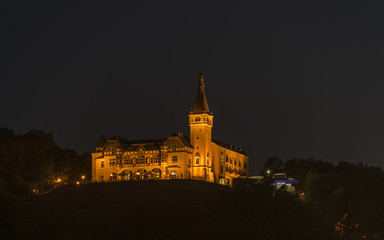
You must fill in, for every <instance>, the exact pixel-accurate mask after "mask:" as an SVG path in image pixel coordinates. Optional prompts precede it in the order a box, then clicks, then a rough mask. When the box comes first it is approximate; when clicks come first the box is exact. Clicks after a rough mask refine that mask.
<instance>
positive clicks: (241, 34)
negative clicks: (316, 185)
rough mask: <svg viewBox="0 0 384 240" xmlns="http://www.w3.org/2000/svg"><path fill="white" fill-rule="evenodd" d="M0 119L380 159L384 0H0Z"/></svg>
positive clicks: (89, 137)
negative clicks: (208, 118) (201, 108)
mask: <svg viewBox="0 0 384 240" xmlns="http://www.w3.org/2000/svg"><path fill="white" fill-rule="evenodd" d="M0 31H1V35H0V42H1V45H0V64H1V68H0V79H1V88H0V89H1V93H0V109H1V114H0V126H2V127H8V128H12V129H14V130H15V131H16V132H17V133H24V132H25V131H27V130H28V129H42V130H45V131H48V132H53V134H54V137H55V139H56V141H57V143H58V144H59V146H61V147H65V148H71V149H75V150H77V151H79V152H84V151H92V150H93V149H94V147H95V145H96V144H97V142H98V140H99V138H100V135H101V134H102V133H105V135H106V136H107V137H112V136H114V135H119V136H122V137H127V138H129V139H142V138H161V137H163V138H165V137H167V136H169V135H170V134H172V133H173V132H176V131H183V132H184V133H186V134H189V128H188V122H187V115H188V111H190V110H191V108H192V104H193V102H194V98H195V95H196V91H197V84H198V76H199V73H204V74H205V75H206V94H207V99H208V103H209V106H210V109H211V111H212V112H213V114H214V116H215V118H214V128H213V135H214V137H215V138H217V139H220V140H222V141H224V142H228V143H232V144H234V145H236V146H240V147H243V149H245V151H246V152H247V153H248V154H249V155H250V156H251V174H256V171H257V170H258V169H259V167H260V166H261V164H262V163H263V162H264V160H265V159H266V158H267V157H270V156H277V157H280V158H283V159H287V158H291V157H298V158H300V157H304V158H307V157H315V158H318V159H322V160H325V161H331V162H335V163H336V162H337V161H350V162H364V163H367V164H370V165H377V166H381V167H383V166H384V161H383V159H384V113H383V106H384V94H383V90H384V67H383V66H384V65H383V64H384V48H383V44H384V32H383V31H384V3H383V1H359V2H357V1H356V2H353V1H337V0H332V1H307V0H306V1H286V0H283V1H249V2H248V1H247V2H245V1H244V2H242V1H224V0H221V1H207V0H205V1H196V0H194V1H180V0H178V1H158V0H157V1H143V0H138V1H84V2H80V1H58V0H55V1H51V0H47V1H38V0H35V1H9V0H8V1H4V0H3V1H1V3H0Z"/></svg>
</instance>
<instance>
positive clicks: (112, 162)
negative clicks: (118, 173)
mask: <svg viewBox="0 0 384 240" xmlns="http://www.w3.org/2000/svg"><path fill="white" fill-rule="evenodd" d="M115 165H116V158H113V159H112V158H111V159H109V166H110V167H112V166H115Z"/></svg>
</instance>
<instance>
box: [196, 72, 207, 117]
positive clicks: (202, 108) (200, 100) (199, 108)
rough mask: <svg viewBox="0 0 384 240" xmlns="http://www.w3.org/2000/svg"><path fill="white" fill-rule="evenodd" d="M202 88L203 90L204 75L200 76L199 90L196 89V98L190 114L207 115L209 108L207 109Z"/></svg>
mask: <svg viewBox="0 0 384 240" xmlns="http://www.w3.org/2000/svg"><path fill="white" fill-rule="evenodd" d="M204 88H205V85H204V75H203V74H200V81H199V88H198V89H197V96H196V100H195V104H194V105H193V108H192V113H203V112H207V113H209V107H208V102H207V98H206V97H205V91H204Z"/></svg>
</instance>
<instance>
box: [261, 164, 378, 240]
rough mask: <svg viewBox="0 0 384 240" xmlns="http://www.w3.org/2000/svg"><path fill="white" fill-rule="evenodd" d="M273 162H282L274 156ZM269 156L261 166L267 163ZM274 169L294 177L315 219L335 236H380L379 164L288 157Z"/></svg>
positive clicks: (349, 237) (347, 237)
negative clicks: (334, 163)
mask: <svg viewBox="0 0 384 240" xmlns="http://www.w3.org/2000/svg"><path fill="white" fill-rule="evenodd" d="M273 162H283V161H281V160H279V159H276V158H274V159H273ZM270 165H271V160H269V161H267V162H266V166H265V167H270ZM274 171H275V172H286V173H287V175H288V176H291V177H294V178H295V179H297V180H298V184H297V185H296V188H297V190H298V193H302V195H303V200H304V203H305V205H306V206H307V207H308V208H309V209H310V211H311V213H312V214H313V216H315V218H316V219H317V220H318V223H317V224H319V225H318V229H321V231H324V232H329V233H332V234H333V237H336V238H337V239H372V240H373V239H375V240H378V239H384V230H383V229H384V173H383V170H382V169H381V168H379V167H372V166H367V165H366V164H362V163H359V164H352V163H348V162H339V163H338V164H337V165H333V164H331V163H328V162H324V161H321V160H316V159H313V158H310V159H291V160H288V161H285V162H283V164H281V167H280V168H278V169H274Z"/></svg>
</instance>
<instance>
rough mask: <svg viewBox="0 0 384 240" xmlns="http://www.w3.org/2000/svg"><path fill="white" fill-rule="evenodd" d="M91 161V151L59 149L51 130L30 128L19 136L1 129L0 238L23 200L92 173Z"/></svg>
mask: <svg viewBox="0 0 384 240" xmlns="http://www.w3.org/2000/svg"><path fill="white" fill-rule="evenodd" d="M90 164H91V159H90V155H89V154H83V155H81V156H79V155H78V154H77V153H76V152H74V151H72V150H64V149H61V148H59V147H58V146H57V145H56V143H55V142H54V139H53V136H52V134H51V133H45V132H43V131H39V130H30V131H29V132H27V133H26V134H23V135H16V134H15V133H14V132H13V131H12V130H10V129H6V128H0V238H1V234H2V233H4V232H5V229H6V227H7V222H8V218H9V216H10V215H11V213H13V212H14V210H15V209H17V207H18V206H19V205H20V204H21V203H22V202H24V201H25V200H28V199H30V198H31V197H33V196H34V195H35V194H37V193H44V192H46V191H49V190H51V189H53V188H55V187H57V186H58V185H59V184H65V183H70V182H71V181H74V180H75V179H76V178H79V176H80V175H81V174H83V175H87V176H90V168H91V166H90ZM58 178H60V179H62V181H60V183H58V182H57V179H58Z"/></svg>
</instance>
